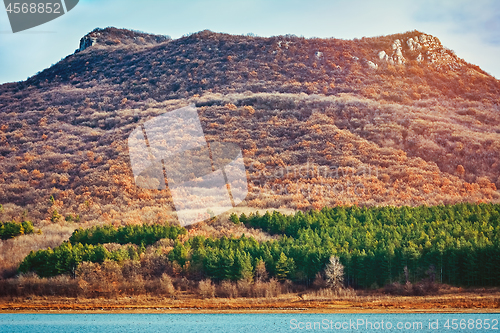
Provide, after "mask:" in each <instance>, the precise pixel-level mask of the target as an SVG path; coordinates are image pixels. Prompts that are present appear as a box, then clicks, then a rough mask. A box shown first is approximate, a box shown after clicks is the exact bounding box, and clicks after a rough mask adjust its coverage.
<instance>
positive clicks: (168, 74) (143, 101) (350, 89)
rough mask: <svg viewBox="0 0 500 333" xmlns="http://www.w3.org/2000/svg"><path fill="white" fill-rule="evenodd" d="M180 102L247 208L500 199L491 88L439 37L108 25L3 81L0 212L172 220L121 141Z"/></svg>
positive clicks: (497, 118)
mask: <svg viewBox="0 0 500 333" xmlns="http://www.w3.org/2000/svg"><path fill="white" fill-rule="evenodd" d="M75 44H76V43H75ZM190 104H194V105H195V106H196V107H197V110H198V113H199V117H200V119H201V124H202V127H203V130H204V132H205V134H206V137H207V140H208V141H222V142H232V143H235V144H237V145H238V146H239V147H241V149H242V151H243V157H244V161H245V165H246V169H247V175H248V178H249V195H248V196H247V198H246V200H245V201H244V202H243V204H241V206H249V207H255V208H263V209H266V208H282V209H310V208H316V209H321V207H323V206H334V205H354V204H357V205H367V206H376V205H377V206H378V205H398V206H401V205H410V206H417V205H422V204H428V205H436V204H451V203H456V202H462V201H466V202H499V201H500V193H499V191H498V190H497V187H500V177H499V175H500V113H499V111H500V82H499V81H498V80H497V79H495V78H494V77H492V76H491V75H489V74H487V73H486V72H484V71H483V70H481V69H480V68H479V67H477V66H475V65H472V64H469V63H467V62H466V61H465V60H463V59H461V58H459V57H458V56H457V55H456V54H455V53H454V52H453V51H452V50H449V49H447V48H445V47H444V46H443V45H441V42H440V41H439V39H438V38H436V37H434V36H431V35H428V34H425V33H422V32H419V31H411V32H406V33H402V34H395V35H390V36H380V37H373V38H361V39H355V40H341V39H335V38H330V39H318V38H313V39H306V38H302V37H296V36H293V35H286V36H275V37H270V38H263V37H255V36H234V35H228V34H222V33H214V32H211V31H207V30H205V31H201V32H198V33H194V34H191V35H188V36H185V37H182V38H179V39H175V40H172V39H170V38H169V37H164V36H155V35H148V34H145V33H140V32H135V31H129V30H121V29H116V28H106V29H96V30H94V31H92V32H91V33H89V34H88V35H86V36H84V37H83V38H82V40H81V41H80V44H79V47H78V50H77V51H76V52H75V53H74V54H72V55H69V56H67V57H66V58H64V59H63V60H61V61H60V62H58V63H57V64H55V65H53V66H52V67H50V68H47V69H45V70H43V71H42V72H40V73H38V74H36V75H34V76H33V77H31V78H29V79H28V80H26V81H23V82H16V83H8V84H3V85H1V86H0V143H1V145H0V203H1V204H3V207H4V211H3V216H0V217H1V218H2V219H3V220H6V219H8V218H11V217H15V216H16V214H17V216H19V215H20V214H21V212H23V211H25V214H28V215H29V216H30V217H31V218H32V219H35V220H43V219H46V220H52V221H56V220H58V219H63V218H66V219H68V220H72V219H75V218H76V217H77V215H78V218H79V221H82V222H83V221H101V222H108V223H110V222H111V223H115V224H121V223H140V222H144V221H150V222H156V221H164V220H165V219H169V220H172V219H174V218H175V215H174V214H173V209H172V207H173V204H172V198H171V196H170V194H169V192H168V191H165V190H147V189H141V188H138V187H137V186H135V182H134V178H133V174H132V169H131V164H130V157H129V153H128V146H127V138H128V136H129V135H130V133H131V132H132V131H133V130H134V129H135V128H136V127H137V126H138V125H140V124H144V123H145V122H146V121H147V120H149V119H152V118H153V117H155V116H158V115H161V114H163V113H165V112H167V111H171V110H175V109H178V108H181V107H184V106H187V105H190ZM35 223H36V222H35Z"/></svg>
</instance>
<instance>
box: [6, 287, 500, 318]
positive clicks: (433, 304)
mask: <svg viewBox="0 0 500 333" xmlns="http://www.w3.org/2000/svg"><path fill="white" fill-rule="evenodd" d="M0 313H42V314H50V313H60V314H63V313H68V314H76V313H144V314H146V313H155V314H156V313H171V314H180V313H184V314H186V313H187V314H195V313H200V314H212V313H213V314H216V313H256V314H265V313H331V314H333V313H500V292H494V293H489V294H486V295H485V294H471V293H460V294H455V293H454V294H445V295H434V296H389V295H373V296H371V295H370V296H357V297H355V298H352V299H325V298H317V297H316V298H315V297H311V298H310V299H307V298H305V299H304V298H302V297H300V296H298V295H296V294H287V295H283V296H280V297H275V298H211V299H199V298H193V297H192V295H182V296H181V297H179V298H177V299H175V298H169V297H158V296H145V295H141V296H137V297H130V296H128V297H117V298H71V297H57V296H50V297H40V296H32V297H13V298H0Z"/></svg>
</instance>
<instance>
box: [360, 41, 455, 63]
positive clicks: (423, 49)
mask: <svg viewBox="0 0 500 333" xmlns="http://www.w3.org/2000/svg"><path fill="white" fill-rule="evenodd" d="M377 54H378V59H375V62H374V64H377V60H378V63H379V64H380V63H384V62H387V63H389V64H391V65H404V64H406V63H407V62H408V61H410V60H416V61H418V62H428V63H429V64H433V65H435V66H436V67H437V68H438V69H458V68H460V67H461V66H462V65H463V60H461V59H459V58H458V57H457V56H456V55H455V54H454V53H453V51H451V50H449V49H446V48H445V47H443V45H442V44H441V41H440V40H439V39H438V38H437V37H434V36H431V35H427V34H420V35H417V36H413V37H406V38H402V39H395V40H394V41H393V42H392V45H391V51H390V52H387V51H386V50H381V51H379V52H378V53H377ZM368 65H369V66H370V64H368ZM370 67H372V68H373V66H370Z"/></svg>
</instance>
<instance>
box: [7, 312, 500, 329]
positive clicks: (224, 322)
mask: <svg viewBox="0 0 500 333" xmlns="http://www.w3.org/2000/svg"><path fill="white" fill-rule="evenodd" d="M499 319H500V314H499V313H496V314H0V332H2V333H4V332H16V333H17V332H19V333H21V332H22V333H35V332H44V333H46V332H54V333H57V332H64V333H70V332H85V333H91V332H95V333H113V332H140V333H148V332H182V333H183V332H207V333H212V332H214V333H215V332H216V333H222V332H238V333H240V332H259V333H264V332H311V331H318V332H328V331H329V332H423V333H424V332H425V333H428V332H434V333H436V332H439V333H442V332H499V331H500V327H499Z"/></svg>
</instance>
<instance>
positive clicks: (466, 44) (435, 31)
mask: <svg viewBox="0 0 500 333" xmlns="http://www.w3.org/2000/svg"><path fill="white" fill-rule="evenodd" d="M108 26H114V27H117V28H127V29H134V30H139V31H144V32H148V33H154V34H162V35H169V36H171V37H172V38H179V37H181V36H183V35H186V34H189V33H193V32H197V31H200V30H204V29H209V30H212V31H215V32H225V33H230V34H247V33H254V34H256V35H258V36H265V37H268V36H276V35H285V34H295V35H297V36H304V37H322V38H328V37H335V38H342V39H353V38H361V37H371V36H380V35H389V34H394V33H400V32H405V31H410V30H414V29H416V30H419V31H422V32H425V33H428V34H431V35H434V36H436V37H438V38H439V39H440V40H441V42H442V44H443V45H444V46H446V47H447V48H449V49H452V50H454V51H455V53H456V54H457V55H458V56H459V57H461V58H463V59H465V60H466V61H468V62H470V63H472V64H475V65H478V66H480V67H481V68H482V69H483V70H485V71H486V72H488V73H489V74H491V75H493V76H495V77H496V78H500V61H499V59H500V57H499V56H500V1H498V0H474V1H464V0H451V1H448V0H443V1H433V0H412V1H406V0H397V1H392V0H386V1H369V0H365V1H361V0H350V1H349V0H347V1H341V0H288V1H285V0H242V1H236V0H232V1H231V0H182V1H181V0H158V1H157V0H141V1H138V0H135V1H132V0H80V2H79V3H78V5H77V6H76V7H75V8H74V9H73V10H71V11H70V12H68V13H66V14H65V15H63V16H61V17H59V18H57V19H55V20H53V21H50V22H48V23H45V24H43V25H40V26H38V27H35V28H32V29H29V30H26V31H23V32H18V33H15V34H14V33H12V30H11V28H10V24H9V21H8V17H7V13H6V11H5V10H4V9H3V8H0V84H1V83H6V82H14V81H23V80H26V79H27V78H28V77H30V76H32V75H35V74H36V73H37V72H39V71H42V70H43V69H45V68H47V67H50V66H51V65H52V64H55V63H57V62H58V61H59V60H61V59H62V58H64V57H66V56H67V55H69V54H72V53H73V52H74V51H75V49H76V48H77V47H78V45H79V41H80V38H81V37H82V36H84V35H85V34H87V33H88V32H90V31H92V30H93V29H95V28H97V27H99V28H105V27H108Z"/></svg>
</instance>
